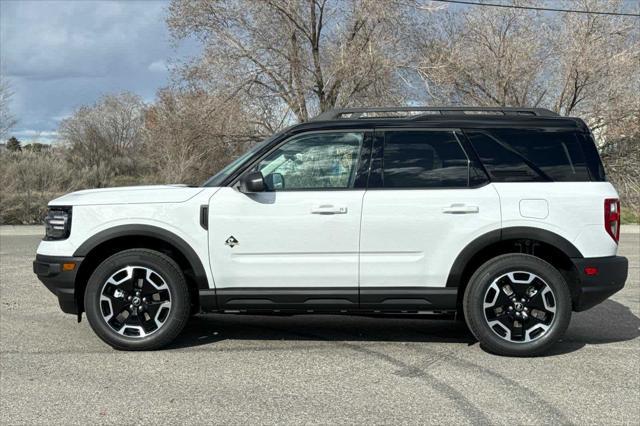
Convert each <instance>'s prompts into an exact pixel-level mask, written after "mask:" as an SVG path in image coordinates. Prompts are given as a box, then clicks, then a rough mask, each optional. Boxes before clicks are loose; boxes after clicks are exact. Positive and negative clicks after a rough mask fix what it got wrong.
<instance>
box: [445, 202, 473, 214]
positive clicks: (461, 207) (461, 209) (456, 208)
mask: <svg viewBox="0 0 640 426" xmlns="http://www.w3.org/2000/svg"><path fill="white" fill-rule="evenodd" d="M479 212H480V208H479V207H478V206H468V205H466V204H451V205H450V206H448V207H444V208H443V209H442V213H447V214H471V213H479Z"/></svg>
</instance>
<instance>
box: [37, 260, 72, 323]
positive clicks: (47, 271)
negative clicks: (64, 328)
mask: <svg viewBox="0 0 640 426" xmlns="http://www.w3.org/2000/svg"><path fill="white" fill-rule="evenodd" d="M83 260H84V258H82V257H66V256H65V257H58V256H44V255H41V254H38V255H36V260H34V261H33V272H34V273H35V274H36V275H37V276H38V279H39V280H40V281H42V283H43V284H44V285H45V286H46V287H47V288H48V289H49V291H51V292H52V293H53V294H55V295H56V296H57V297H58V303H59V304H60V309H62V312H65V313H67V314H77V313H78V302H77V300H76V294H75V281H76V274H77V273H78V269H79V268H80V264H81V263H82V261H83ZM65 263H74V264H75V267H74V268H73V269H72V270H64V269H63V266H62V265H63V264H65Z"/></svg>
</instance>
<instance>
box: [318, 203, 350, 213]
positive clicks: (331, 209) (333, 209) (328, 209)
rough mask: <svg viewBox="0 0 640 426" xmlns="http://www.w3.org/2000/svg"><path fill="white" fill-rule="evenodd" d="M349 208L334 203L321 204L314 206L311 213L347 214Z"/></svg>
mask: <svg viewBox="0 0 640 426" xmlns="http://www.w3.org/2000/svg"><path fill="white" fill-rule="evenodd" d="M345 213H347V208H346V207H345V206H334V205H333V204H320V205H317V206H313V208H312V209H311V214H345Z"/></svg>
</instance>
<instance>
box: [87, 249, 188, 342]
mask: <svg viewBox="0 0 640 426" xmlns="http://www.w3.org/2000/svg"><path fill="white" fill-rule="evenodd" d="M84 305H85V309H86V312H87V319H88V320H89V324H90V325H91V327H92V328H93V330H94V332H95V333H96V334H97V335H98V337H100V338H101V339H102V340H104V341H105V342H106V343H108V344H109V345H111V346H112V347H114V348H116V349H123V350H149V349H157V348H160V347H162V346H165V345H167V344H168V343H169V342H171V341H172V340H173V339H175V337H176V336H177V335H178V334H179V333H180V332H181V331H182V329H183V328H184V326H185V324H186V322H187V320H188V318H189V314H190V309H191V307H190V299H189V290H188V287H187V283H186V281H185V278H184V275H183V273H182V271H181V270H180V268H179V267H178V265H177V264H176V263H175V262H174V261H173V259H171V258H170V257H169V256H166V255H165V254H162V253H159V252H156V251H153V250H147V249H131V250H125V251H122V252H120V253H117V254H114V255H113V256H111V257H109V258H108V259H106V260H105V261H104V262H102V263H101V264H100V265H99V266H98V267H97V268H96V270H95V271H94V272H93V274H92V275H91V277H90V278H89V282H88V283H87V290H86V292H85V298H84Z"/></svg>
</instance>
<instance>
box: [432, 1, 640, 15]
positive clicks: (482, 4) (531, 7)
mask: <svg viewBox="0 0 640 426" xmlns="http://www.w3.org/2000/svg"><path fill="white" fill-rule="evenodd" d="M431 1H438V2H441V3H458V4H466V5H472V6H489V7H504V8H508V9H528V10H542V11H547V12H565V13H584V14H587V15H610V16H635V17H640V14H637V13H623V12H592V11H589V10H576V9H554V8H550V7H535V6H520V5H515V4H498V3H477V2H473V1H466V0H431Z"/></svg>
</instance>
